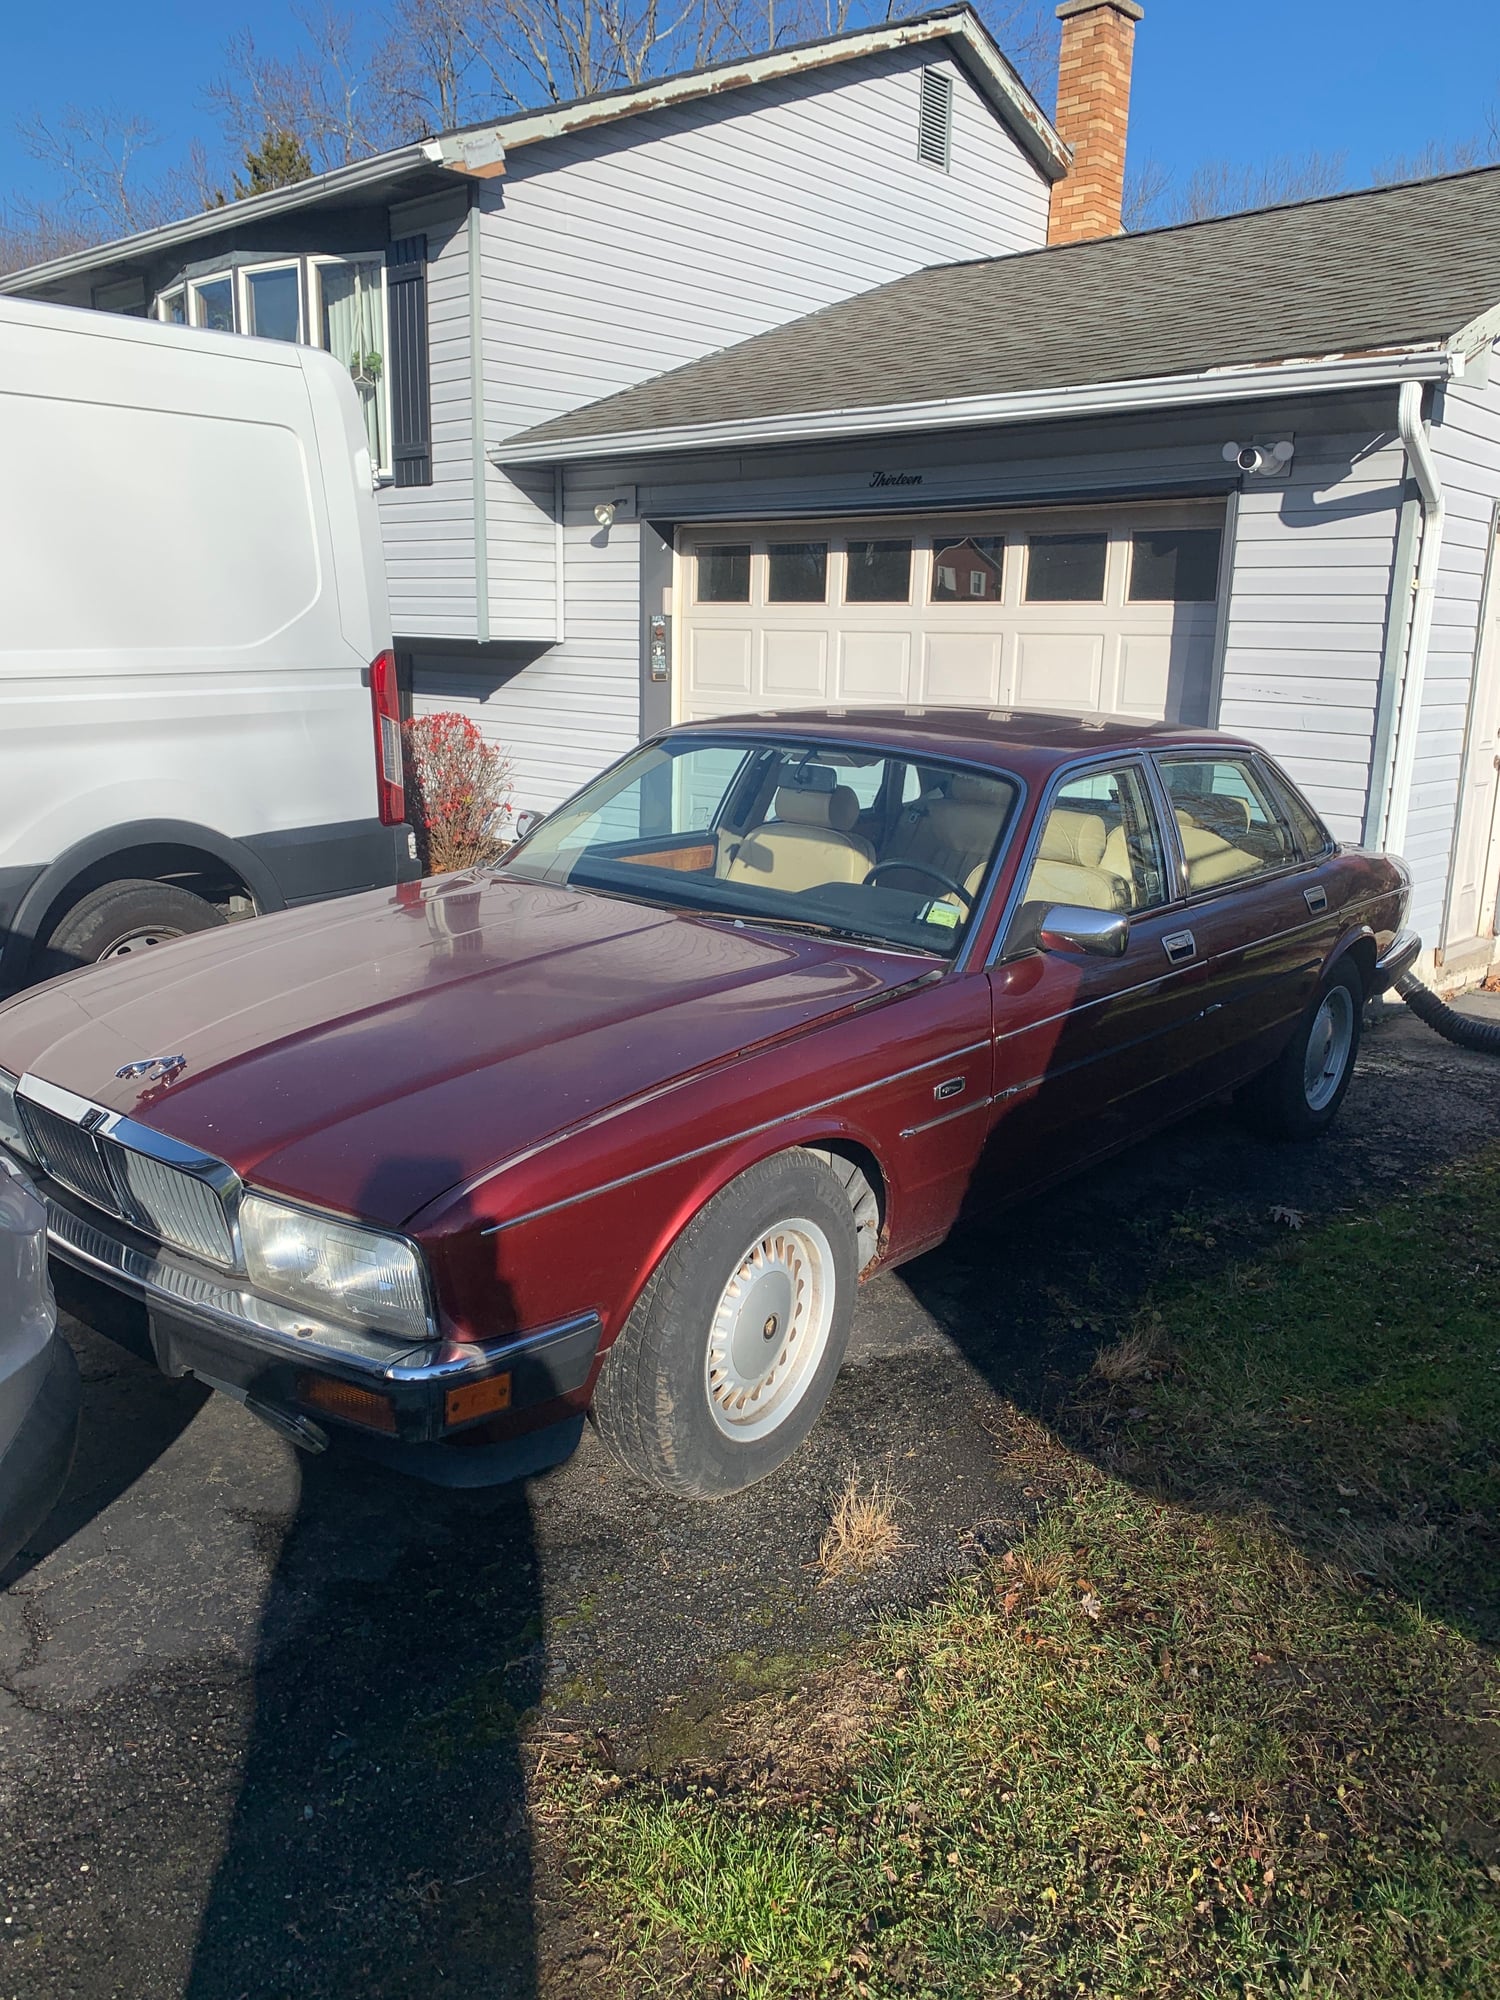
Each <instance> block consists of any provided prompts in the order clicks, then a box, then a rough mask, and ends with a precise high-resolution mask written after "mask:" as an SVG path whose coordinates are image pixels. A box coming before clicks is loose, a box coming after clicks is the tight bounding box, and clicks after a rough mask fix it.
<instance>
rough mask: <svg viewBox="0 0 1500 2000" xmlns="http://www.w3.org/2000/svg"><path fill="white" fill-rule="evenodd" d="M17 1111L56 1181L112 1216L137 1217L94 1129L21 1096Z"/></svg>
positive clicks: (47, 1169) (29, 1137)
mask: <svg viewBox="0 0 1500 2000" xmlns="http://www.w3.org/2000/svg"><path fill="white" fill-rule="evenodd" d="M16 1110H17V1111H18V1112H19V1114H20V1118H21V1124H22V1126H23V1127H24V1129H25V1132H26V1136H27V1138H28V1139H29V1140H30V1141H31V1144H32V1146H33V1148H34V1150H35V1152H36V1156H37V1159H38V1161H39V1162H40V1164H41V1165H42V1166H43V1167H44V1168H45V1169H46V1171H47V1172H48V1173H49V1174H51V1176H52V1178H53V1179H54V1180H55V1181H61V1182H62V1184H63V1186H64V1187H65V1188H70V1189H71V1190H72V1192H73V1193H74V1194H78V1195H82V1196H83V1199H84V1200H85V1201H89V1202H92V1203H93V1204H94V1206H95V1207H96V1208H104V1209H108V1211H109V1213H110V1214H111V1215H118V1216H121V1217H123V1218H124V1219H125V1220H126V1221H132V1220H133V1219H134V1218H133V1217H132V1216H130V1214H129V1213H128V1211H127V1210H126V1208H125V1206H124V1204H123V1202H122V1201H121V1199H120V1192H119V1189H118V1188H117V1187H116V1186H115V1183H114V1180H113V1177H112V1176H111V1174H110V1171H109V1167H108V1165H107V1163H106V1160H105V1156H104V1153H103V1151H102V1149H101V1147H100V1144H99V1141H98V1139H97V1138H95V1136H94V1134H93V1133H92V1132H85V1131H84V1129H83V1127H82V1126H81V1125H75V1124H74V1123H73V1122H72V1120H71V1119H68V1118H60V1117H59V1116H58V1115H57V1113H56V1112H55V1111H49V1110H48V1109H47V1107H46V1105H45V1104H33V1103H32V1102H31V1100H30V1099H29V1098H25V1097H18V1098H17V1099H16Z"/></svg>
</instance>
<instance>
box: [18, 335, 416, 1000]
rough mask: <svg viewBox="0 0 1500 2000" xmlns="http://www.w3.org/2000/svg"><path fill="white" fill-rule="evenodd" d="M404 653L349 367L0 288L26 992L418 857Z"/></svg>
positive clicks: (343, 887)
mask: <svg viewBox="0 0 1500 2000" xmlns="http://www.w3.org/2000/svg"><path fill="white" fill-rule="evenodd" d="M390 644H391V639H390V615H389V611H388V609H387V605H386V591H385V575H384V569H383V565H382V559H381V550H380V534H379V527H378V523H377V519H376V511H375V498H374V493H373V491H372V485H371V469H370V456H369V448H368V445H367V443H366V439H365V431H364V426H363V424H362V422H361V420H360V414H359V409H358V405H357V401H356V398H355V394H354V390H353V388H352V386H351V384H350V382H349V379H348V375H347V373H346V372H345V371H344V370H343V369H342V368H341V367H340V366H339V364H338V363H337V362H336V361H335V360H334V359H332V358H331V357H330V356H329V355H326V354H322V353H319V352H318V351H317V350H316V349H314V348H310V347H297V346H291V345H287V344H283V343H280V342H276V341H269V340H249V339H245V338H244V337H242V336H240V335H237V334H220V333H209V332H204V331H200V330H197V329H189V328H183V327H174V326H163V325H158V324H156V323H154V322H151V321H147V320H134V319H118V318H113V317H109V316H106V315H105V314H103V313H94V312H85V311H80V310H76V309H73V308H69V307H63V306H43V305H35V304H31V303H29V302H24V301H20V300H11V299H0V992H5V991H9V990H13V989H14V988H16V987H18V986H21V985H24V984H26V983H27V982H28V981H30V980H33V979H38V978H42V977H44V976H46V975H47V974H49V973H52V972H57V971H62V970H65V969H66V968H68V967H70V966H75V965H80V964H85V963H88V962H91V961H93V960H95V959H99V958H107V957H110V956H112V955H116V954H121V953H125V952H132V951H138V950H143V949H146V948H149V947H150V946H152V945H155V944H158V943H161V942H163V941H165V940H167V939H170V938H173V937H178V936H181V935H182V934H183V933H185V932H188V931H196V930H203V929H205V928H207V927H208V926H209V925H211V924H218V923H223V922H225V921H226V920H228V919H229V918H230V917H232V916H240V915H248V914H253V913H258V912H261V911H265V910H278V909H282V908H284V907H285V906H286V905H288V904H292V903H305V902H311V901H314V900H316V899H317V898H319V897H325V896H338V895H343V894H345V893H347V892H348V891H351V890H355V889H364V888H371V887H375V886H377V885H381V884H388V883H391V882H394V881H397V880H403V879H407V878H409V877H411V876H414V875H415V874H416V873H417V862H416V848H415V842H414V841H413V839H412V836H411V832H410V829H409V828H408V826H407V825H406V823H405V805H404V800H403V794H402V784H401V776H402V774H401V737H400V716H399V710H398V705H397V693H396V677H395V662H394V657H393V655H392V653H391V651H390Z"/></svg>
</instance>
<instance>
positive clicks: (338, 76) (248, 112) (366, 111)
mask: <svg viewBox="0 0 1500 2000" xmlns="http://www.w3.org/2000/svg"><path fill="white" fill-rule="evenodd" d="M297 20H298V24H299V26H300V28H301V30H302V36H303V46H302V47H301V48H300V49H299V50H298V51H297V53H296V54H295V55H294V56H292V57H291V58H290V59H288V58H285V57H281V56H271V55H267V54H265V52H264V51H263V50H262V49H261V48H260V47H259V45H258V44H257V42H256V40H255V37H254V35H253V34H251V32H250V30H249V29H248V28H247V29H245V30H244V31H243V32H242V33H240V34H238V35H236V36H234V37H233V39H232V40H231V41H230V43H229V48H228V52H227V63H228V67H227V69H226V71H225V73H224V74H223V75H222V76H219V77H216V78H215V79H214V80H213V82H211V83H210V84H209V85H208V87H207V89H206V91H205V92H204V98H205V101H206V102H207V104H208V105H209V106H210V108H211V109H213V110H214V111H216V112H217V113H218V116H219V122H220V124H221V125H222V127H223V130H224V134H225V137H226V138H227V139H228V140H229V142H230V144H231V145H232V146H233V148H234V149H235V151H236V152H239V153H243V152H245V151H247V150H248V149H249V148H250V147H252V146H254V145H256V144H257V143H258V142H259V140H260V138H261V135H262V134H263V133H265V132H286V133H289V134H291V135H292V136H293V137H295V138H297V139H300V140H301V142H302V144H303V145H304V146H305V147H306V148H307V153H308V158H309V159H310V160H311V161H312V163H313V166H314V167H315V168H316V169H317V170H318V171H319V172H322V171H324V170H326V169H327V168H329V167H342V166H346V165H347V164H348V163H349V161H350V160H357V159H362V158H364V157H365V156H367V155H368V154H370V153H378V152H382V151H383V150H384V149H385V148H386V147H388V146H392V145H396V144H399V143H400V141H401V140H402V139H403V138H405V137H406V136H407V134H408V131H409V130H410V129H411V128H410V126H409V124H408V122H407V119H406V118H405V117H403V112H402V106H401V105H400V104H399V103H398V102H396V101H393V97H392V93H391V89H390V85H389V80H388V77H387V76H386V75H385V73H384V72H383V70H382V67H381V65H380V64H379V63H378V62H377V61H376V59H375V52H374V51H373V50H372V49H371V48H370V47H368V46H367V45H366V44H364V43H363V42H362V41H361V38H360V35H359V32H358V30H357V28H356V26H355V23H354V22H353V21H352V20H351V19H350V18H349V17H348V16H347V15H341V14H334V13H324V14H299V15H298V16H297Z"/></svg>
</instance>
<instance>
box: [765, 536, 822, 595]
mask: <svg viewBox="0 0 1500 2000" xmlns="http://www.w3.org/2000/svg"><path fill="white" fill-rule="evenodd" d="M766 554H767V562H768V574H767V584H766V597H767V600H768V602H770V603H772V604H822V603H823V602H824V601H825V599H826V598H827V596H828V544H827V542H772V544H771V546H770V548H769V549H768V550H767V552H766Z"/></svg>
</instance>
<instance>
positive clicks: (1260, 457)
mask: <svg viewBox="0 0 1500 2000" xmlns="http://www.w3.org/2000/svg"><path fill="white" fill-rule="evenodd" d="M1295 449H1296V447H1295V446H1294V445H1293V443H1292V441H1291V439H1290V438H1283V439H1282V441H1281V442H1280V443H1279V444H1271V445H1265V444H1240V443H1239V442H1238V441H1237V440H1236V439H1234V438H1231V439H1230V441H1229V443H1228V444H1226V445H1225V447H1224V456H1225V458H1227V459H1228V461H1229V463H1230V464H1231V465H1233V466H1237V467H1238V468H1239V470H1240V471H1241V472H1249V473H1256V472H1258V473H1262V474H1264V475H1265V476H1266V477H1267V478H1274V477H1275V475H1276V474H1277V473H1279V472H1285V471H1286V469H1287V467H1288V466H1289V465H1290V464H1291V462H1292V453H1293V452H1294V450H1295Z"/></svg>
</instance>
